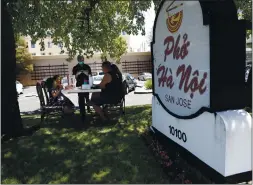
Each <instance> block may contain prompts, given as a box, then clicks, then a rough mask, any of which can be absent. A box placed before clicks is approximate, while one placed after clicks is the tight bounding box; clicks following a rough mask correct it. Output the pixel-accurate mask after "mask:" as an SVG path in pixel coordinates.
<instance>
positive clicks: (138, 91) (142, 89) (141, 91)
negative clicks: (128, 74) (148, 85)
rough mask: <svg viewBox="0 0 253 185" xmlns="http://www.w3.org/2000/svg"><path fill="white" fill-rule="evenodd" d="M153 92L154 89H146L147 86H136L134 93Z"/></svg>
mask: <svg viewBox="0 0 253 185" xmlns="http://www.w3.org/2000/svg"><path fill="white" fill-rule="evenodd" d="M149 93H152V89H145V87H136V88H135V91H134V94H149Z"/></svg>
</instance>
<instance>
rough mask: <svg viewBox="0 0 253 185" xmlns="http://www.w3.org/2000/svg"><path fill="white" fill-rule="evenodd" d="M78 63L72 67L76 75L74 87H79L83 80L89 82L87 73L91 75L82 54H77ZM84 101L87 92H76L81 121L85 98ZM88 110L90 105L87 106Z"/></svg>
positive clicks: (83, 117) (87, 96) (86, 97)
mask: <svg viewBox="0 0 253 185" xmlns="http://www.w3.org/2000/svg"><path fill="white" fill-rule="evenodd" d="M77 61H78V64H77V65H76V66H74V67H73V71H72V72H73V75H75V76H76V87H81V86H82V85H83V84H84V81H85V80H86V81H88V82H89V75H91V68H90V66H89V65H87V64H85V63H84V57H83V56H82V55H78V56H77ZM84 99H85V100H86V103H87V102H88V101H89V93H78V103H79V108H80V114H81V118H82V121H84V120H85V100H84ZM87 108H88V111H90V106H89V105H88V106H87Z"/></svg>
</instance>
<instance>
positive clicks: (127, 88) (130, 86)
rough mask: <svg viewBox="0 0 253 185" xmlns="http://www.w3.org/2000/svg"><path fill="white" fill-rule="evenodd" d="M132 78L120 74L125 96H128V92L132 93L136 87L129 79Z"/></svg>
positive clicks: (128, 75) (125, 74) (126, 74)
mask: <svg viewBox="0 0 253 185" xmlns="http://www.w3.org/2000/svg"><path fill="white" fill-rule="evenodd" d="M131 77H132V76H131V75H130V74H128V73H123V74H122V80H123V85H124V89H125V94H128V93H129V92H130V91H134V90H135V87H136V82H135V81H134V80H133V79H132V78H131Z"/></svg>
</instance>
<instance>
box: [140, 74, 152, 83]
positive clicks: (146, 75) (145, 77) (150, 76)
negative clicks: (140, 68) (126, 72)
mask: <svg viewBox="0 0 253 185" xmlns="http://www.w3.org/2000/svg"><path fill="white" fill-rule="evenodd" d="M151 78H152V74H151V73H146V72H144V73H141V74H140V75H139V76H138V80H140V81H146V80H148V79H151Z"/></svg>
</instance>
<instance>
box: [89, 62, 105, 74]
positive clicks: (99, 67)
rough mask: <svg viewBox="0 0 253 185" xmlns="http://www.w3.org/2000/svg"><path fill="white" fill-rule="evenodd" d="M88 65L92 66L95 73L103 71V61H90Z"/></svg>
mask: <svg viewBox="0 0 253 185" xmlns="http://www.w3.org/2000/svg"><path fill="white" fill-rule="evenodd" d="M88 65H89V66H90V68H91V72H92V73H94V74H95V73H96V72H99V71H102V62H94V63H89V64H88Z"/></svg>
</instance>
